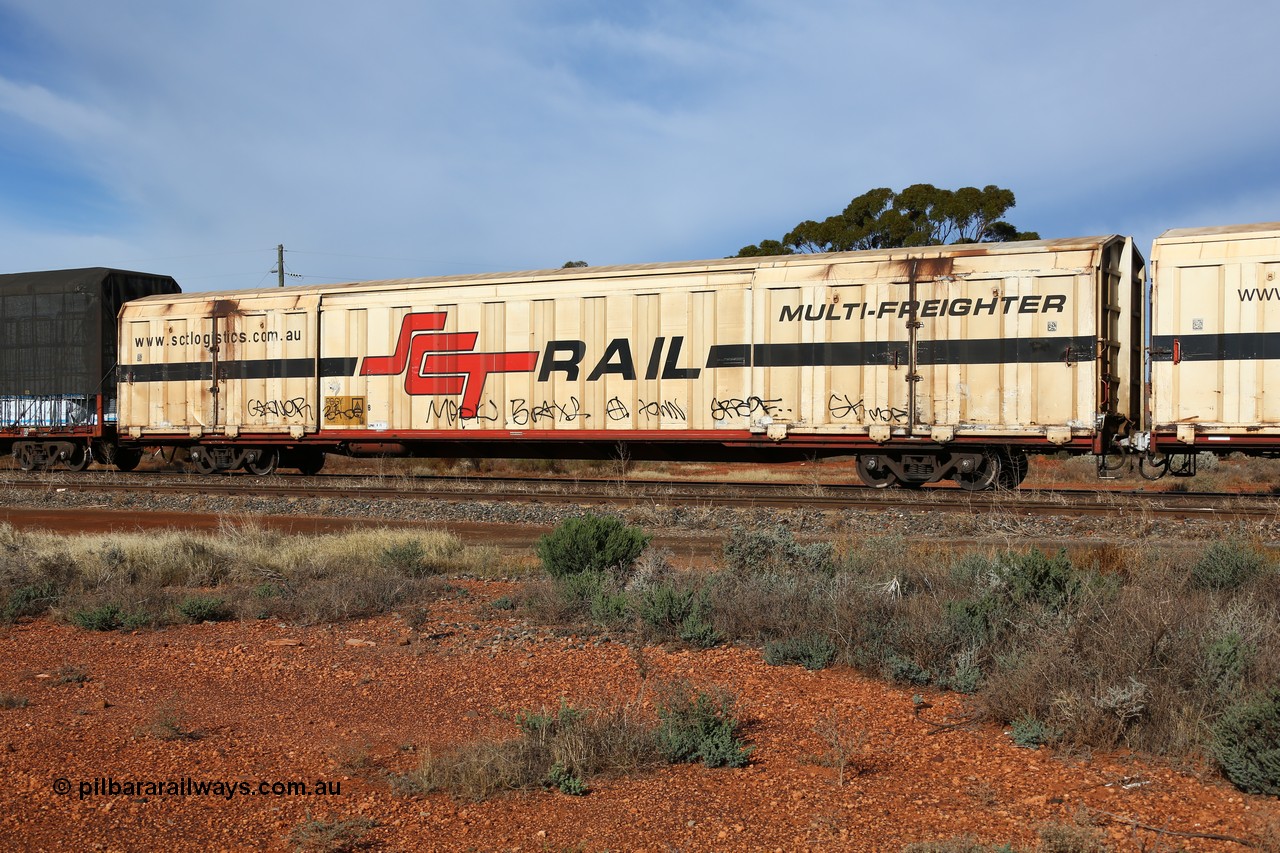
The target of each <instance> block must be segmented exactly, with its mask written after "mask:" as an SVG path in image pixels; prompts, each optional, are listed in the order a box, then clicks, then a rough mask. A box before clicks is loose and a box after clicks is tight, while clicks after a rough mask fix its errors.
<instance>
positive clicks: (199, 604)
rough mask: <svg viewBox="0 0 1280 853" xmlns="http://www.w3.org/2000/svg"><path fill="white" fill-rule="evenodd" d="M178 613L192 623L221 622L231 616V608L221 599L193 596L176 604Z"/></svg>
mask: <svg viewBox="0 0 1280 853" xmlns="http://www.w3.org/2000/svg"><path fill="white" fill-rule="evenodd" d="M178 612H179V613H181V614H182V616H183V618H186V619H189V620H191V621H192V622H221V621H223V620H224V619H230V618H231V616H232V610H231V607H230V606H229V605H228V604H227V602H225V601H223V600H222V599H221V598H212V597H210V596H204V595H193V596H191V597H189V598H184V599H183V600H182V601H181V602H179V604H178Z"/></svg>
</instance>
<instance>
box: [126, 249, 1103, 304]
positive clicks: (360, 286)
mask: <svg viewBox="0 0 1280 853" xmlns="http://www.w3.org/2000/svg"><path fill="white" fill-rule="evenodd" d="M1118 239H1123V238H1121V237H1119V236H1117V235H1114V234H1109V235H1105V236H1098V237H1070V238H1061V239H1055V240H1024V241H1021V242H1010V243H956V244H952V245H949V246H916V247H912V248H903V249H877V250H871V251H861V252H828V253H825V254H798V255H771V256H764V257H754V258H716V259H711V260H702V261H674V262H661V263H649V264H621V265H614V266H598V267H569V268H566V269H550V270H526V271H520V272H497V273H475V274H467V275H445V276H433V277H423V278H397V279H383V280H370V281H352V282H347V283H343V284H311V285H307V284H304V285H293V286H291V287H283V288H281V287H264V288H255V289H252V290H222V291H198V292H191V293H188V294H186V296H187V298H190V299H223V298H229V299H233V298H237V297H246V296H249V295H255V296H274V295H283V294H290V293H334V292H342V291H364V290H379V289H397V288H400V287H404V286H421V285H428V286H436V287H448V286H455V285H467V284H504V283H515V282H535V281H547V282H573V281H583V280H598V279H602V278H622V277H626V276H631V275H635V274H637V273H648V274H652V275H681V274H684V275H690V274H693V275H696V274H698V273H711V272H735V271H737V272H751V271H753V270H758V269H769V268H774V267H786V266H809V265H823V264H832V263H876V262H885V261H890V262H892V261H905V260H911V259H914V258H963V257H981V256H986V255H1018V254H1039V253H1054V252H1068V251H1093V250H1096V249H1098V248H1100V247H1102V246H1104V245H1106V244H1108V243H1110V242H1111V241H1112V240H1118ZM159 298H162V299H167V300H170V301H172V300H173V299H174V297H172V296H168V297H159ZM140 301H142V300H140Z"/></svg>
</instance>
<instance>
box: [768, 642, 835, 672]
mask: <svg viewBox="0 0 1280 853" xmlns="http://www.w3.org/2000/svg"><path fill="white" fill-rule="evenodd" d="M835 655H836V646H835V643H833V642H831V639H830V638H829V637H827V636H825V635H823V634H804V635H802V636H799V637H784V638H782V639H780V640H770V641H769V642H767V643H765V644H764V662H765V663H767V664H769V665H770V666H785V665H787V664H798V665H799V666H803V667H804V668H805V669H810V670H816V669H824V668H826V667H827V666H829V665H830V664H831V660H832V658H834V657H835Z"/></svg>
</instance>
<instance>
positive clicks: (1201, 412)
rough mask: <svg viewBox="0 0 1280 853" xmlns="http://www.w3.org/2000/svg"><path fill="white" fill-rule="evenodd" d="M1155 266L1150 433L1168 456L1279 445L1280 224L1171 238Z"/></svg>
mask: <svg viewBox="0 0 1280 853" xmlns="http://www.w3.org/2000/svg"><path fill="white" fill-rule="evenodd" d="M1152 260H1153V266H1154V275H1153V282H1152V308H1151V323H1152V328H1151V335H1152V344H1151V384H1152V393H1151V416H1152V427H1153V429H1154V430H1155V431H1156V432H1157V434H1164V435H1165V436H1166V440H1168V439H1172V440H1173V444H1172V445H1171V446H1170V449H1177V447H1178V446H1189V445H1193V444H1198V443H1200V442H1205V443H1206V446H1210V447H1212V449H1217V450H1223V449H1229V448H1230V447H1232V446H1236V445H1239V446H1241V447H1242V448H1249V447H1263V448H1266V447H1268V446H1275V445H1276V444H1280V394H1277V393H1273V389H1275V388H1277V387H1280V223H1266V224H1261V225H1256V226H1242V227H1240V228H1238V229H1225V228H1224V229H1203V230H1201V231H1181V232H1169V233H1168V234H1166V235H1162V236H1161V237H1160V238H1158V239H1157V240H1156V243H1155V247H1154V249H1153V252H1152ZM1209 443H1212V444H1209Z"/></svg>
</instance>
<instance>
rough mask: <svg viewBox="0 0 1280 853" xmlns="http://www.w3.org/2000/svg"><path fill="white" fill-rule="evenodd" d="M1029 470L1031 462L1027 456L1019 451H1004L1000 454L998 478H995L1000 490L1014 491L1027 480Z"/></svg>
mask: <svg viewBox="0 0 1280 853" xmlns="http://www.w3.org/2000/svg"><path fill="white" fill-rule="evenodd" d="M1030 470H1031V462H1030V461H1029V460H1028V459H1027V454H1025V453H1023V452H1022V451H1021V450H1012V449H1009V450H1005V451H1004V452H1002V453H1001V454H1000V476H999V477H998V478H997V479H998V482H999V483H1000V488H1002V489H1016V488H1018V486H1021V485H1022V481H1023V480H1025V479H1027V473H1028V472H1029V471H1030Z"/></svg>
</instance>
